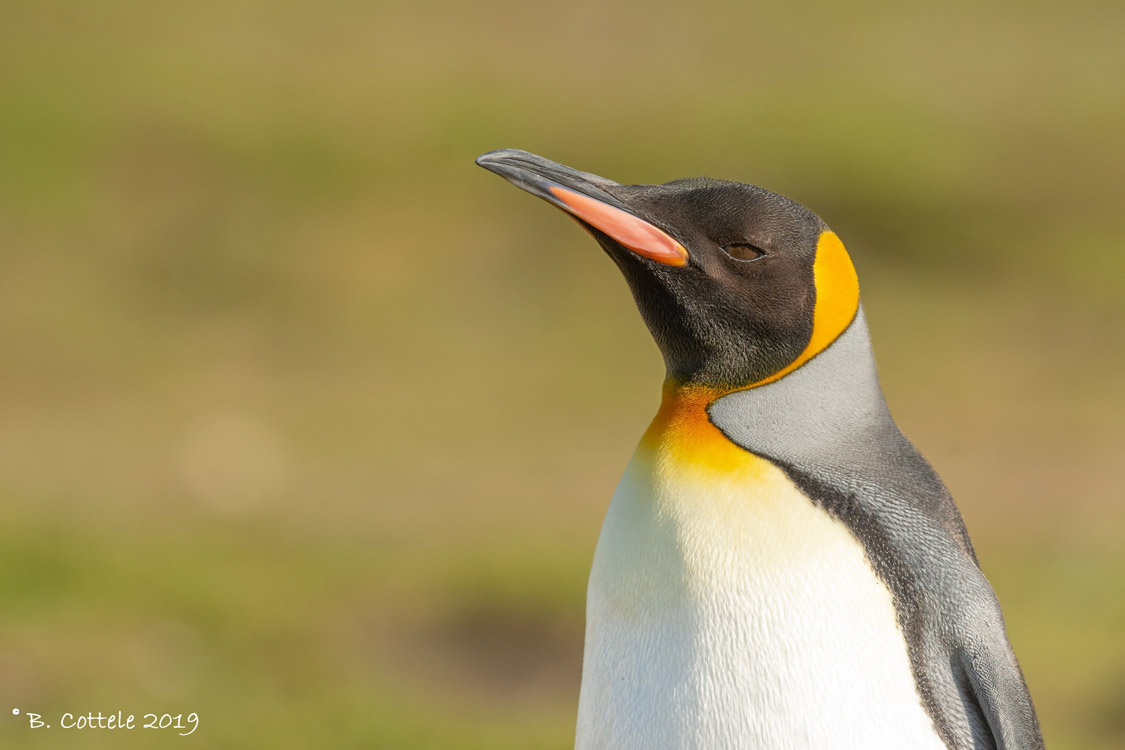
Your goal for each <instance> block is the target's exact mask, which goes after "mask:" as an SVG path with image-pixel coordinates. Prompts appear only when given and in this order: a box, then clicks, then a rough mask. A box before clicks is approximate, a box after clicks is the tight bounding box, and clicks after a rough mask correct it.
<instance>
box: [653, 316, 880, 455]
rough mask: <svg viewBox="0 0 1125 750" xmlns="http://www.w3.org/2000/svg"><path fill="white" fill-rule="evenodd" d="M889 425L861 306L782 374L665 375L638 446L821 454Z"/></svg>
mask: <svg viewBox="0 0 1125 750" xmlns="http://www.w3.org/2000/svg"><path fill="white" fill-rule="evenodd" d="M888 425H891V426H893V421H892V420H891V417H890V413H889V411H888V410H887V405H886V401H885V400H884V398H883V394H882V391H881V389H880V387H879V378H878V373H877V371H876V368H875V358H874V356H873V354H872V351H871V341H870V337H869V335H868V331H867V322H866V319H865V318H864V315H863V309H862V307H860V309H859V310H858V311H857V312H856V315H855V319H854V320H853V321H852V323H851V324H850V325H849V326H848V328H847V329H845V331H844V332H843V333H842V334H840V336H839V337H837V339H836V340H835V341H833V342H832V343H831V344H830V345H829V346H828V347H827V348H825V349H824V350H823V351H822V352H820V353H819V354H818V355H817V356H815V357H814V358H813V359H811V360H809V361H808V362H806V363H804V364H803V365H801V366H800V367H798V368H797V369H795V370H793V371H792V372H790V373H788V374H786V375H785V376H784V377H782V378H780V379H777V380H773V381H771V382H766V383H764V384H762V385H756V386H713V385H703V384H699V383H692V382H679V381H676V380H673V379H669V380H667V381H666V382H665V385H664V393H663V398H662V401H661V406H660V410H659V411H658V412H657V415H656V418H655V419H654V420H653V422H652V424H651V425H650V426H649V429H648V431H647V432H646V433H645V437H644V439H643V440H642V442H641V444H642V446H645V447H648V448H650V449H659V450H660V451H662V452H663V453H669V452H672V453H676V454H678V455H683V454H684V452H685V447H686V446H691V452H692V453H693V454H694V455H695V456H697V457H703V458H704V459H705V460H707V461H708V462H710V463H713V464H726V463H729V462H730V460H731V458H732V457H731V456H730V455H729V451H728V450H724V449H722V448H721V445H722V444H731V443H733V444H734V445H735V446H738V447H739V448H741V449H743V450H748V451H750V452H752V453H758V454H760V455H764V456H778V457H782V456H786V457H789V456H792V455H793V454H794V453H804V452H810V451H811V452H815V453H817V454H821V455H822V454H823V451H824V450H825V449H826V448H831V447H832V446H836V445H849V444H854V443H855V441H857V440H862V439H865V438H868V437H870V436H871V435H872V434H874V433H877V432H879V431H881V430H884V429H885V428H886V427H887V426H888Z"/></svg>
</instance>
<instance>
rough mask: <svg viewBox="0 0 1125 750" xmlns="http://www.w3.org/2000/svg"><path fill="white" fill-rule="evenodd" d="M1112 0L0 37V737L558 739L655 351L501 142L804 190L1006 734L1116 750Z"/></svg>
mask: <svg viewBox="0 0 1125 750" xmlns="http://www.w3.org/2000/svg"><path fill="white" fill-rule="evenodd" d="M1123 30H1125V9H1123V8H1122V7H1121V6H1120V5H1119V4H1114V3H1108V2H1082V3H1078V4H1072V5H1070V6H1067V7H1066V8H1065V9H1063V8H1060V7H1057V6H1056V5H1054V4H1049V3H999V2H998V3H987V4H970V3H955V4H954V5H952V6H950V5H942V6H936V5H935V6H932V7H931V6H925V5H910V4H905V5H894V6H882V5H879V4H876V3H859V4H856V3H852V4H849V5H847V6H819V7H814V6H806V5H803V4H794V5H790V6H785V7H771V8H757V7H747V6H744V5H741V4H736V3H731V2H707V3H703V4H701V5H700V4H696V5H694V6H692V7H691V8H687V7H680V6H675V5H673V4H670V3H659V4H641V3H637V2H623V3H617V4H614V5H612V6H609V7H603V6H601V5H595V4H593V3H589V2H579V3H577V4H575V3H570V4H566V5H564V6H550V5H528V4H511V3H503V2H498V1H497V0H489V1H488V2H483V3H477V4H474V5H471V6H456V5H453V4H447V3H435V2H422V3H403V2H386V1H384V2H380V3H377V4H375V5H370V4H364V3H354V2H346V1H344V0H333V2H328V3H320V4H312V3H306V2H296V1H290V2H282V3H277V2H273V3H265V2H254V1H252V0H240V1H239V2H233V3H217V2H213V1H211V0H203V1H201V2H197V3H192V4H171V5H169V4H164V5H160V6H156V5H150V4H144V3H136V2H124V1H122V0H108V1H107V2H102V3H97V4H82V3H67V2H22V1H9V2H7V3H4V4H3V6H0V261H2V268H3V273H0V351H2V352H3V355H2V356H0V606H2V607H3V611H4V612H5V617H4V618H3V619H2V620H0V716H3V717H5V718H3V719H0V742H2V743H3V744H4V746H5V747H7V746H19V747H29V748H51V747H91V748H97V747H114V748H127V747H153V746H157V745H159V746H164V745H165V744H172V743H175V742H189V741H192V740H178V739H177V738H174V736H173V735H168V736H164V735H163V734H157V735H156V736H153V733H151V732H133V733H127V732H124V733H107V732H94V731H88V732H84V733H81V734H79V733H76V732H69V733H68V732H63V731H61V730H52V731H38V732H29V731H28V730H27V729H26V728H25V725H24V724H23V723H22V722H20V721H19V720H17V719H14V718H9V714H7V713H5V711H4V710H3V709H5V708H6V707H9V706H11V707H21V708H22V709H23V710H24V711H38V712H42V713H44V714H47V715H58V714H61V713H62V712H63V711H72V712H85V711H90V710H92V711H98V710H102V711H106V712H108V711H113V710H117V709H118V708H120V709H122V710H124V711H126V712H133V713H137V714H140V713H143V712H147V711H157V712H164V711H169V712H172V713H181V712H184V713H187V712H191V711H197V712H198V713H199V714H200V716H201V723H200V729H199V730H198V732H197V734H196V735H195V736H194V741H195V742H197V743H198V742H201V741H202V742H204V743H205V744H206V745H207V746H209V747H217V748H223V747H259V746H260V747H278V748H287V747H294V748H295V747H308V746H310V745H328V746H335V747H358V746H364V747H371V746H375V747H388V748H400V747H401V748H413V747H418V748H423V747H433V748H458V747H465V748H469V747H490V748H504V747H511V748H525V747H566V746H568V745H570V744H571V743H572V742H573V716H574V711H575V707H576V702H577V680H578V676H579V667H580V658H581V634H582V617H583V615H582V607H583V589H584V585H585V581H584V579H585V574H586V570H587V568H588V565H589V559H590V556H591V555H592V551H593V545H594V541H595V538H596V534H597V528H598V525H599V523H600V520H601V514H602V512H603V511H604V507H605V503H606V502H607V501H608V498H609V495H610V493H611V491H612V488H613V486H614V483H615V481H616V478H617V475H618V473H619V472H620V470H621V468H622V467H623V466H624V463H625V461H626V460H627V458H628V456H629V454H630V452H631V450H632V447H633V444H634V442H635V440H636V438H637V436H638V435H639V434H640V432H641V431H642V430H643V427H644V425H645V424H647V420H648V419H649V417H650V416H651V414H652V413H653V412H654V410H655V405H656V401H657V399H658V393H659V390H658V389H659V381H660V376H661V372H660V364H659V357H658V355H657V354H656V352H655V349H654V347H653V345H652V344H651V342H650V341H649V339H648V336H647V334H646V333H645V332H644V330H643V326H642V325H641V323H640V321H639V319H638V317H637V315H636V313H635V311H634V310H633V309H632V303H631V301H630V300H629V298H628V294H627V293H626V290H625V288H624V285H623V283H622V282H621V281H620V279H619V278H618V277H617V274H616V272H615V271H614V269H613V268H612V266H611V265H610V264H609V263H607V262H606V261H605V260H604V258H603V257H601V254H600V251H598V249H597V248H596V247H595V246H593V244H592V243H590V242H589V241H588V239H587V238H586V237H585V236H584V235H583V234H582V232H581V231H579V230H578V229H577V228H575V227H573V226H571V225H569V224H568V223H567V222H566V221H565V220H564V219H563V218H561V217H559V216H556V215H554V214H553V213H552V212H550V211H548V210H547V209H546V208H544V207H543V206H541V205H538V204H536V203H535V202H534V201H532V200H530V199H528V198H526V196H521V195H519V194H518V193H515V192H513V191H512V190H510V189H508V188H507V187H506V186H504V185H502V184H499V183H497V182H495V181H494V179H490V178H489V176H488V175H485V174H483V173H481V172H480V171H479V170H477V169H476V168H475V167H473V165H472V159H473V157H475V156H476V155H477V154H479V153H481V152H483V151H485V150H488V149H491V148H497V147H502V146H515V147H522V148H527V149H529V150H533V151H536V152H539V153H542V154H544V155H547V156H549V157H551V158H554V159H558V160H560V161H563V162H566V163H570V164H573V165H575V166H577V167H579V168H583V169H588V170H592V171H596V172H599V173H602V174H606V175H608V176H611V177H614V178H617V179H621V180H626V181H636V182H661V181H665V180H668V179H671V178H674V177H680V176H685V175H691V174H700V173H706V174H711V175H713V176H717V177H727V178H732V179H741V180H745V181H752V182H757V183H759V184H762V185H765V186H767V187H770V188H772V189H774V190H778V191H781V192H784V193H786V194H789V195H791V196H792V197H794V198H796V199H798V200H800V201H802V202H804V203H806V204H808V205H810V206H812V207H813V208H814V209H815V210H817V211H818V213H820V214H821V215H822V216H823V217H824V218H825V219H826V220H827V221H828V222H829V223H830V224H832V226H833V227H834V228H835V229H836V230H837V231H838V232H839V233H840V234H841V236H843V237H844V239H845V241H846V242H847V243H848V246H849V248H850V249H851V251H852V254H853V255H854V256H855V257H856V260H857V264H858V265H859V268H860V273H861V277H862V279H863V283H864V298H865V305H866V308H867V312H868V316H869V318H870V321H871V325H872V329H873V332H874V336H875V344H876V349H877V353H878V355H879V359H880V365H881V373H882V377H883V382H884V387H885V390H886V392H887V394H888V398H889V399H890V401H891V404H892V407H893V408H894V410H895V413H896V416H897V417H898V419H899V421H900V424H901V425H902V426H903V428H904V430H905V431H906V432H907V433H908V434H909V435H910V436H911V437H912V438H913V439H914V440H915V442H916V443H917V444H918V445H919V447H920V448H921V449H922V450H923V452H924V453H926V455H927V456H928V457H929V458H930V459H931V461H932V462H933V463H934V464H935V465H936V466H937V468H938V469H939V471H940V472H941V473H942V475H943V477H944V478H945V479H946V481H947V483H948V484H949V485H950V488H951V489H952V491H953V493H954V495H955V497H957V498H958V499H959V502H960V505H961V507H962V510H963V511H964V514H965V516H966V518H967V520H968V522H969V525H970V530H971V531H972V532H973V536H974V541H975V543H976V545H977V548H978V551H979V553H980V557H981V560H982V564H983V565H984V567H985V570H986V572H987V573H988V574H989V575H990V576H991V578H992V580H993V582H994V584H995V586H996V588H997V591H998V593H999V595H1000V598H1001V601H1002V602H1003V604H1004V605H1005V611H1006V613H1007V616H1008V621H1009V629H1010V631H1011V635H1012V639H1013V641H1014V643H1015V646H1016V649H1017V653H1018V654H1019V656H1020V658H1021V662H1022V664H1023V666H1024V669H1025V672H1026V674H1027V678H1028V682H1029V683H1030V685H1031V688H1032V691H1033V694H1034V696H1035V698H1036V700H1037V704H1038V707H1039V710H1040V714H1041V718H1042V722H1043V727H1044V731H1045V734H1046V736H1047V740H1048V744H1049V746H1051V747H1053V748H1061V749H1063V750H1065V749H1066V748H1093V749H1094V750H1098V749H1100V748H1105V749H1108V748H1112V747H1119V746H1120V745H1121V744H1122V743H1123V742H1125V724H1123V721H1122V716H1125V706H1123V703H1122V697H1121V696H1122V695H1123V694H1125V649H1123V647H1122V646H1121V643H1120V634H1121V632H1123V629H1125V609H1123V606H1122V602H1125V552H1123V548H1125V545H1122V536H1123V535H1122V529H1123V525H1122V524H1123V522H1125V512H1123V510H1122V503H1121V499H1122V493H1121V489H1120V481H1119V479H1118V476H1117V471H1116V466H1117V465H1118V464H1119V462H1120V456H1121V453H1122V449H1123V448H1125V434H1123V429H1122V427H1121V425H1122V424H1123V423H1125V421H1123V418H1125V404H1123V403H1122V400H1121V385H1120V383H1121V379H1122V378H1121V373H1122V369H1123V367H1122V365H1123V364H1125V362H1123V359H1125V351H1123V347H1122V343H1123V339H1122V334H1121V330H1122V329H1121V326H1122V322H1123V317H1125V304H1123V293H1125V261H1123V257H1125V253H1122V252H1121V239H1120V229H1119V216H1120V210H1121V205H1122V199H1123V197H1125V177H1123V175H1125V99H1123V98H1122V97H1121V95H1120V82H1121V81H1122V80H1125V56H1122V55H1121V54H1120V51H1119V40H1120V36H1121V32H1122V31H1123Z"/></svg>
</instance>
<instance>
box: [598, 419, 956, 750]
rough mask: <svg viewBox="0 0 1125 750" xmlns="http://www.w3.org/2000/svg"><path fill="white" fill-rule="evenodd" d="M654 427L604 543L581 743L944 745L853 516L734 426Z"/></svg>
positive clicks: (741, 747) (664, 749) (613, 506)
mask: <svg viewBox="0 0 1125 750" xmlns="http://www.w3.org/2000/svg"><path fill="white" fill-rule="evenodd" d="M703 419H704V420H705V419H706V417H703ZM659 421H660V418H659V417H658V422H659ZM706 427H708V428H711V430H713V431H714V432H715V433H718V431H717V430H714V428H713V426H711V425H709V424H707V425H706ZM689 428H690V429H693V430H695V431H696V436H698V434H699V429H700V428H699V427H692V426H689ZM658 429H659V427H658V424H657V423H654V425H653V430H658ZM653 430H650V435H649V436H646V439H645V441H643V442H642V444H641V447H639V448H638V449H637V452H636V453H635V454H634V456H633V459H632V460H631V462H630V464H629V467H628V469H627V470H626V473H625V476H624V477H623V478H622V480H621V483H620V485H619V486H618V488H617V491H616V493H615V494H614V496H613V500H612V502H611V503H610V507H609V511H608V513H607V515H606V519H605V523H604V526H603V527H602V533H601V537H600V539H599V540H598V546H597V552H596V554H595V556H594V564H593V569H592V571H591V575H590V585H589V591H588V601H587V615H586V618H587V623H586V650H585V656H584V660H583V672H582V693H581V698H580V702H579V711H578V729H577V743H576V744H577V748H578V749H579V750H595V749H598V750H600V749H602V748H613V749H614V750H626V749H629V748H637V749H638V750H640V749H644V750H671V749H674V748H707V749H708V750H718V749H720V748H731V749H732V750H733V749H734V748H737V749H738V750H754V749H756V748H770V749H771V750H776V749H778V748H783V749H796V748H826V749H827V748H832V750H843V749H845V748H857V749H859V748H862V749H863V750H877V749H879V748H888V749H889V748H894V749H895V750H901V749H902V748H911V749H915V750H921V749H926V748H944V747H945V745H944V744H943V743H942V742H941V740H940V738H939V737H938V735H937V733H936V731H935V729H934V725H933V721H932V720H931V719H930V717H929V715H928V714H927V713H926V711H925V710H924V708H923V706H922V703H921V700H920V698H919V696H918V692H917V689H916V688H915V684H914V679H913V676H912V674H911V669H910V662H909V658H908V656H907V650H906V643H905V640H904V638H903V635H902V632H901V631H900V629H899V626H898V622H897V619H896V616H895V611H894V605H893V602H892V598H891V594H890V591H889V590H888V589H887V587H886V585H885V584H884V583H883V582H882V581H881V580H880V579H879V578H878V576H877V575H876V573H875V571H874V570H873V569H872V567H871V564H870V562H869V561H868V559H867V557H866V555H865V553H864V551H863V548H862V547H861V545H860V543H859V541H858V540H857V539H856V538H855V537H854V536H853V535H852V533H851V532H850V531H849V530H848V529H847V527H845V526H844V525H843V524H842V523H840V522H839V521H837V520H836V519H835V518H833V517H832V516H830V515H829V514H827V513H826V512H824V511H823V510H821V509H819V508H818V507H816V506H815V505H814V504H813V503H812V502H811V501H810V500H809V499H808V498H807V497H806V496H804V495H803V494H802V493H801V492H800V491H799V490H798V489H797V488H796V487H795V486H794V485H793V483H792V482H791V481H790V480H789V479H788V477H787V476H786V475H785V474H784V473H783V472H782V471H781V470H780V469H778V468H777V467H776V466H774V465H773V464H771V463H769V462H768V461H766V460H764V459H761V458H758V457H757V456H754V455H753V454H751V453H748V452H746V451H743V450H741V449H739V448H737V447H736V446H734V445H733V444H730V443H729V442H726V441H725V438H722V437H715V436H714V435H711V434H707V435H704V438H705V439H703V440H701V441H700V443H698V444H692V443H691V439H698V438H697V437H696V438H692V436H691V435H689V436H688V437H689V438H690V439H687V440H685V438H684V436H683V434H682V432H683V431H682V430H681V434H680V435H679V436H677V435H676V434H674V430H673V433H672V434H664V435H661V434H657V435H652V434H651V433H652V432H653ZM720 434H721V433H720ZM716 441H723V442H726V445H725V446H722V445H716ZM700 445H701V446H702V447H699V446H700ZM685 446H686V447H685Z"/></svg>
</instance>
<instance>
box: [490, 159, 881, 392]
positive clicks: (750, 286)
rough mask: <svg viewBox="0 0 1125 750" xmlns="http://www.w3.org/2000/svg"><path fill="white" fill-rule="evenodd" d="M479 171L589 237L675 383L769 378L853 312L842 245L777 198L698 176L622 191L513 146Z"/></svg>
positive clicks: (852, 287)
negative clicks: (617, 276)
mask: <svg viewBox="0 0 1125 750" xmlns="http://www.w3.org/2000/svg"><path fill="white" fill-rule="evenodd" d="M477 164H479V165H480V166H482V167H484V168H485V169H488V170H490V171H492V172H495V173H497V174H499V175H500V176H502V177H504V178H505V179H507V180H508V181H510V182H512V183H513V184H515V185H516V186H518V187H520V188H523V189H524V190H526V191H528V192H530V193H532V194H533V195H536V196H538V197H540V198H543V199H545V200H547V201H548V202H550V203H552V204H554V205H555V206H557V207H558V208H561V209H562V210H563V211H565V212H567V213H569V214H571V215H572V216H573V217H574V218H576V219H577V220H578V221H579V222H580V223H581V224H582V225H583V226H584V227H585V228H586V229H587V231H589V232H590V233H591V234H592V235H593V236H594V238H595V239H596V240H597V241H598V243H599V244H600V245H601V246H602V248H603V249H604V250H605V252H606V253H607V254H608V255H609V256H610V258H612V259H613V261H614V262H615V263H616V264H617V266H618V267H619V268H620V269H621V272H622V273H623V274H624V276H625V279H626V281H627V282H628V284H629V287H630V289H631V290H632V293H633V298H634V299H635V301H636V303H637V307H638V308H639V310H640V312H641V315H642V317H643V318H644V320H645V323H646V324H647V325H648V328H649V330H650V331H651V332H652V335H653V338H654V339H655V340H656V343H657V345H658V346H659V347H660V351H661V352H662V354H663V355H664V362H665V365H666V367H667V370H668V377H669V379H670V380H672V381H675V382H678V383H684V384H698V385H706V386H712V387H719V388H724V389H727V388H730V389H734V388H745V387H751V386H755V385H763V384H765V383H768V382H772V381H774V380H777V379H778V378H781V377H784V376H785V375H786V374H788V373H789V372H791V371H793V370H795V369H796V368H797V367H800V365H802V364H804V362H806V361H808V360H809V359H811V358H812V357H814V356H816V355H817V354H818V353H820V351H822V350H823V349H825V348H826V347H827V346H828V345H829V344H830V343H831V342H832V341H833V340H835V339H836V337H837V336H839V335H840V334H841V333H843V331H844V330H845V329H846V328H847V327H848V326H849V325H850V324H851V321H852V319H853V318H854V317H855V315H856V312H857V311H858V308H859V285H858V282H857V280H856V274H855V269H854V268H853V266H852V263H851V259H850V258H849V257H848V254H847V251H846V250H845V249H844V246H843V244H842V243H841V242H840V240H839V239H838V238H837V237H836V235H835V234H834V233H833V232H832V231H831V230H829V229H828V226H827V225H826V224H825V223H824V222H823V221H822V220H821V219H820V218H819V217H818V216H817V215H816V214H814V213H813V212H812V211H810V210H809V209H807V208H805V207H804V206H802V205H800V204H799V203H796V202H794V201H792V200H790V199H788V198H786V197H784V196H781V195H778V194H777V193H772V192H770V191H768V190H765V189H763V188H760V187H757V186H755V185H746V184H743V183H739V182H728V181H724V180H715V179H711V178H706V177H700V178H689V179H680V180H673V181H672V182H668V183H665V184H663V185H622V184H619V183H616V182H613V181H612V180H608V179H606V178H604V177H598V176H597V175H593V174H589V173H587V172H580V171H578V170H575V169H571V168H570V167H566V166H563V165H561V164H556V163H555V162H552V161H549V160H547V159H544V158H542V157H539V156H536V155H534V154H530V153H527V152H526V151H517V150H514V149H504V150H500V151H492V152H489V153H487V154H484V155H483V156H481V157H479V158H478V159H477Z"/></svg>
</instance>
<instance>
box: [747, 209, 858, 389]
mask: <svg viewBox="0 0 1125 750" xmlns="http://www.w3.org/2000/svg"><path fill="white" fill-rule="evenodd" d="M813 283H814V284H815V285H816V308H815V309H814V310H813V330H812V336H811V337H810V338H809V343H808V345H807V346H805V349H804V351H802V352H801V353H800V354H799V355H798V356H797V358H796V359H795V360H793V361H792V362H790V363H789V364H788V365H787V366H785V367H783V368H782V369H781V370H779V371H777V372H775V373H774V374H773V375H770V376H769V377H768V378H763V379H762V380H759V381H758V382H757V383H753V384H751V385H749V386H747V388H754V387H756V386H759V385H765V384H766V383H772V382H773V381H775V380H780V379H781V378H783V377H785V376H786V375H788V374H789V373H791V372H793V371H794V370H796V369H797V368H798V367H800V366H801V365H803V364H805V363H806V362H808V361H809V360H810V359H812V358H813V357H815V356H816V355H818V354H820V353H821V352H822V351H824V350H825V349H827V348H828V345H829V344H831V343H832V342H833V341H835V340H836V338H837V337H838V336H839V335H840V334H841V333H843V332H844V331H845V330H846V329H847V327H848V326H849V325H851V322H852V320H853V319H854V318H855V314H856V312H857V311H858V310H859V277H858V276H856V272H855V266H853V265H852V259H851V258H850V257H849V256H848V251H847V250H845V249H844V243H843V242H841V241H840V238H839V237H837V236H836V233H835V232H830V231H826V232H822V233H821V235H820V239H819V240H818V241H817V243H816V259H815V260H814V261H813Z"/></svg>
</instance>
